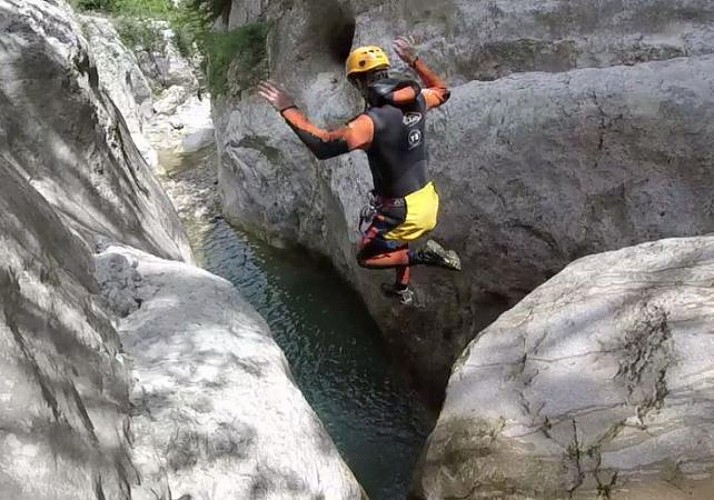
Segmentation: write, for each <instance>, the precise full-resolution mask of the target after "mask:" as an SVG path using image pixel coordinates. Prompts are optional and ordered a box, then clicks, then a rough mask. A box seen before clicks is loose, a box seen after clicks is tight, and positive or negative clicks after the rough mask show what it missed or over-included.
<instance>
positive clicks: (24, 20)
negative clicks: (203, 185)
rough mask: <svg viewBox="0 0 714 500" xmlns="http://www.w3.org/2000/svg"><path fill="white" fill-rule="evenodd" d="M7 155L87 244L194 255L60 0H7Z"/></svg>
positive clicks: (0, 128) (2, 26)
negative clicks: (110, 243) (123, 244)
mask: <svg viewBox="0 0 714 500" xmlns="http://www.w3.org/2000/svg"><path fill="white" fill-rule="evenodd" d="M0 14H2V15H1V16H0V33H2V35H1V36H2V41H3V44H2V46H1V47H0V64H1V65H2V73H0V116H2V121H1V122H0V151H2V154H3V157H4V158H5V159H6V160H7V161H8V162H9V163H10V164H12V165H13V166H14V168H16V169H17V171H18V172H20V173H21V175H22V177H23V178H24V179H25V180H26V181H27V182H28V183H30V184H31V185H32V187H33V188H34V189H36V190H37V191H38V192H39V193H40V194H42V196H43V197H44V198H45V199H47V201H48V202H49V203H50V204H51V205H53V206H55V207H56V209H57V213H58V214H59V215H60V217H61V218H62V220H63V221H64V222H65V223H66V224H67V225H69V226H70V227H71V228H72V230H73V231H75V232H76V233H77V234H78V235H79V236H80V237H81V238H82V239H83V240H84V241H85V242H86V243H87V244H88V245H89V246H93V245H95V244H96V243H98V242H100V241H106V240H116V241H123V242H126V243H128V244H131V245H132V246H135V247H137V248H142V249H145V250H147V251H151V252H153V253H156V254H158V255H162V256H164V257H169V258H177V259H190V258H191V251H190V248H189V245H188V241H187V239H186V236H185V234H184V232H183V229H182V227H181V224H180V221H179V219H178V216H177V215H176V212H175V211H174V210H173V208H172V205H171V202H170V201H169V199H168V197H167V196H166V194H165V193H164V192H163V191H162V189H161V187H160V186H159V183H158V181H157V180H156V178H155V177H154V176H153V174H152V173H151V171H150V169H149V168H148V166H147V165H146V163H145V162H144V161H143V159H142V158H141V155H140V154H139V152H138V150H137V148H136V146H135V145H134V143H133V141H132V139H131V135H130V133H129V130H128V129H127V126H126V122H125V120H124V118H123V117H122V115H121V114H120V112H119V110H118V109H117V108H116V106H115V104H114V103H113V102H112V100H111V99H110V98H109V97H108V95H107V93H106V92H105V91H104V90H103V89H102V88H101V87H100V85H99V77H98V74H97V69H96V66H95V65H94V63H93V62H92V60H91V58H90V55H89V53H88V50H87V44H86V41H85V40H84V39H83V38H82V36H81V35H79V33H80V32H81V30H80V28H79V25H78V24H77V21H76V20H75V18H74V16H73V15H72V13H71V11H70V10H69V7H68V5H67V4H66V3H65V2H64V1H62V0H53V1H40V0H32V1H19V0H2V1H0Z"/></svg>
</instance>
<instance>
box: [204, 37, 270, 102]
mask: <svg viewBox="0 0 714 500" xmlns="http://www.w3.org/2000/svg"><path fill="white" fill-rule="evenodd" d="M268 30H269V25H268V24H267V23H253V24H247V25H245V26H242V27H240V28H238V29H236V30H234V31H229V32H227V33H208V34H207V36H206V37H205V47H204V50H205V52H204V54H205V55H206V64H207V67H206V70H207V71H206V73H207V77H208V86H209V90H210V91H211V93H212V94H214V95H221V94H225V93H226V91H227V90H228V76H229V73H232V76H233V81H234V82H235V83H237V84H238V88H237V89H236V90H238V91H240V90H242V89H245V88H246V87H248V86H251V85H254V84H256V83H257V81H258V80H259V79H260V78H263V77H264V76H265V74H264V73H265V65H264V62H265V58H266V48H267V47H266V39H267V36H268Z"/></svg>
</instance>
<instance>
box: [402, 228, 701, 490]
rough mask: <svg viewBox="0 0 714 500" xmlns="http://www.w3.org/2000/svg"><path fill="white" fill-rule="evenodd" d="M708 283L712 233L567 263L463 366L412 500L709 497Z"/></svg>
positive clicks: (479, 342) (469, 352)
mask: <svg viewBox="0 0 714 500" xmlns="http://www.w3.org/2000/svg"><path fill="white" fill-rule="evenodd" d="M712 285H714V237H712V236H706V237H694V238H681V239H667V240H661V241H657V242H653V243H645V244H641V245H638V246H634V247H628V248H625V249H622V250H618V251H614V252H608V253H603V254H598V255H592V256H589V257H585V258H583V259H580V260H578V261H576V262H574V263H572V264H570V265H569V266H568V267H566V268H565V269H564V270H563V271H562V272H560V273H559V274H558V275H556V276H555V277H554V278H552V279H551V280H549V281H548V282H546V283H545V284H544V285H542V286H540V287H538V288H537V289H536V290H535V291H534V292H532V293H531V294H530V295H528V296H527V297H526V298H525V299H524V300H523V301H521V302H520V303H519V304H518V305H516V306H515V307H514V308H513V309H511V310H509V311H508V312H506V313H505V314H503V315H502V316H501V317H500V318H499V319H498V320H497V321H496V322H494V323H493V324H492V325H491V326H489V327H488V328H487V329H486V330H484V331H483V332H481V333H480V334H479V335H478V337H477V338H476V339H475V340H473V341H472V342H471V343H470V345H469V346H468V348H467V349H466V351H465V352H464V353H463V355H462V356H461V358H460V359H459V360H458V361H457V363H456V365H455V367H454V371H453V373H452V375H451V379H450V381H449V386H448V389H447V397H446V402H445V404H444V407H443V410H442V413H441V415H440V417H439V421H438V422H437V425H436V428H435V430H434V432H433V433H432V435H431V436H430V438H429V441H428V443H427V447H426V450H425V452H424V455H423V457H422V459H421V463H420V466H419V468H418V470H417V475H416V479H415V481H414V484H413V487H412V493H411V495H410V498H414V499H441V498H464V499H477V498H507V499H526V498H528V499H549V500H550V499H556V498H583V499H585V498H608V499H613V500H616V499H645V498H647V499H684V498H696V499H701V500H704V499H707V498H710V497H711V492H712V486H713V485H714V480H713V479H712V471H714V442H713V441H712V436H714V419H713V418H712V416H713V415H714V413H713V412H712V410H713V409H714V408H713V407H712V404H713V403H712V401H714V386H713V385H712V380H714V378H713V377H712V371H713V370H714V366H713V365H712V362H711V360H712V356H713V355H714V343H713V342H712V338H714V337H713V336H712V333H714V326H713V325H714V323H713V322H712V318H714V287H713V286H712Z"/></svg>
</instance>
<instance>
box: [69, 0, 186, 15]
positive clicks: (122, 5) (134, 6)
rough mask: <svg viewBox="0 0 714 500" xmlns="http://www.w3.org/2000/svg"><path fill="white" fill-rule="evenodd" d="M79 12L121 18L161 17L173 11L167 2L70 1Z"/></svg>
mask: <svg viewBox="0 0 714 500" xmlns="http://www.w3.org/2000/svg"><path fill="white" fill-rule="evenodd" d="M72 4H73V5H74V6H75V7H77V8H78V9H80V10H100V11H104V12H109V13H112V14H117V15H122V16H138V17H146V16H154V17H156V16H162V15H166V14H168V12H170V11H171V10H173V4H172V3H171V2H170V1H169V0H72Z"/></svg>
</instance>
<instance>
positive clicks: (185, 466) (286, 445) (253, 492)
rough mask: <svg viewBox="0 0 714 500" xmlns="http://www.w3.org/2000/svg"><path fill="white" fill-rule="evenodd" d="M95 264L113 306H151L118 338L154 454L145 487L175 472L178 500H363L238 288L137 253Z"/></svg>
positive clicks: (117, 252)
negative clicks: (158, 464)
mask: <svg viewBox="0 0 714 500" xmlns="http://www.w3.org/2000/svg"><path fill="white" fill-rule="evenodd" d="M96 262H97V275H98V279H99V281H100V284H101V287H102V290H103V294H104V295H105V296H106V297H107V298H108V299H110V300H111V302H112V303H117V304H120V305H121V304H125V303H129V304H130V303H138V304H140V307H139V308H138V309H136V310H134V311H133V312H131V313H130V314H128V315H126V316H125V317H123V318H122V319H121V320H120V322H119V325H118V329H119V332H120V336H121V339H122V344H123V346H124V348H125V349H126V352H127V354H128V355H129V356H130V357H131V359H132V374H133V378H134V385H133V391H132V402H133V407H134V409H135V410H134V418H133V419H132V424H133V427H134V432H135V434H136V443H135V446H136V448H137V449H138V450H146V451H150V452H152V453H146V454H145V455H141V454H139V455H138V456H137V467H138V469H139V471H140V474H141V475H142V478H143V481H144V482H145V483H147V482H148V483H150V482H152V481H155V480H159V482H160V481H161V480H162V479H163V474H164V473H165V474H167V476H168V484H169V487H170V489H171V491H172V492H173V495H174V498H178V497H180V496H182V495H188V496H190V498H202V499H216V500H219V499H227V498H258V497H259V498H265V499H276V500H277V499H281V498H291V499H306V500H307V499H314V498H335V499H359V498H362V497H363V494H362V492H361V488H360V486H359V485H358V483H357V482H356V480H355V478H354V476H353V475H352V473H351V472H350V470H349V468H348V467H347V465H345V463H344V462H343V461H342V460H341V458H340V456H339V453H338V452H337V450H336V448H335V446H334V444H333V442H332V440H331V439H330V437H329V435H328V434H327V431H326V430H325V428H324V427H323V425H322V423H321V422H320V421H319V419H318V418H317V416H316V414H315V412H314V411H313V410H312V409H311V408H310V407H309V405H308V403H307V402H306V401H305V399H304V397H303V396H302V394H301V393H300V390H299V389H298V388H297V386H296V385H295V383H294V382H293V380H292V377H291V375H290V370H289V367H288V364H287V360H286V359H285V356H284V355H283V353H282V351H281V350H280V349H279V348H278V346H277V344H276V343H275V342H274V340H273V339H272V336H271V334H270V331H269V329H268V326H267V324H266V323H265V321H264V320H263V319H262V318H260V316H259V315H258V314H257V313H256V312H255V310H254V309H253V308H252V307H251V306H250V305H248V304H247V303H246V302H245V301H244V300H243V299H242V298H241V297H240V296H239V295H238V293H237V292H236V290H235V289H234V288H233V285H231V284H230V283H229V282H227V281H225V280H224V279H222V278H219V277H217V276H214V275H212V274H210V273H208V272H207V271H204V270H202V269H199V268H196V267H193V266H190V265H187V264H184V263H179V262H173V261H166V260H163V259H160V258H157V257H153V256H151V255H148V254H146V253H143V252H140V251H137V250H133V249H128V248H122V247H110V248H108V249H106V250H105V251H104V252H102V253H101V254H99V255H97V257H96ZM128 277H129V278H128ZM127 278H128V279H127ZM118 297H123V300H121V301H117V298H118ZM116 312H117V313H126V312H128V311H127V310H126V309H124V310H116ZM153 450H155V454H156V455H157V456H159V457H160V459H161V467H160V468H159V469H155V468H153V467H154V462H153V457H154V453H153ZM143 456H146V457H147V462H148V467H145V466H144V465H143V463H142V457H143Z"/></svg>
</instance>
